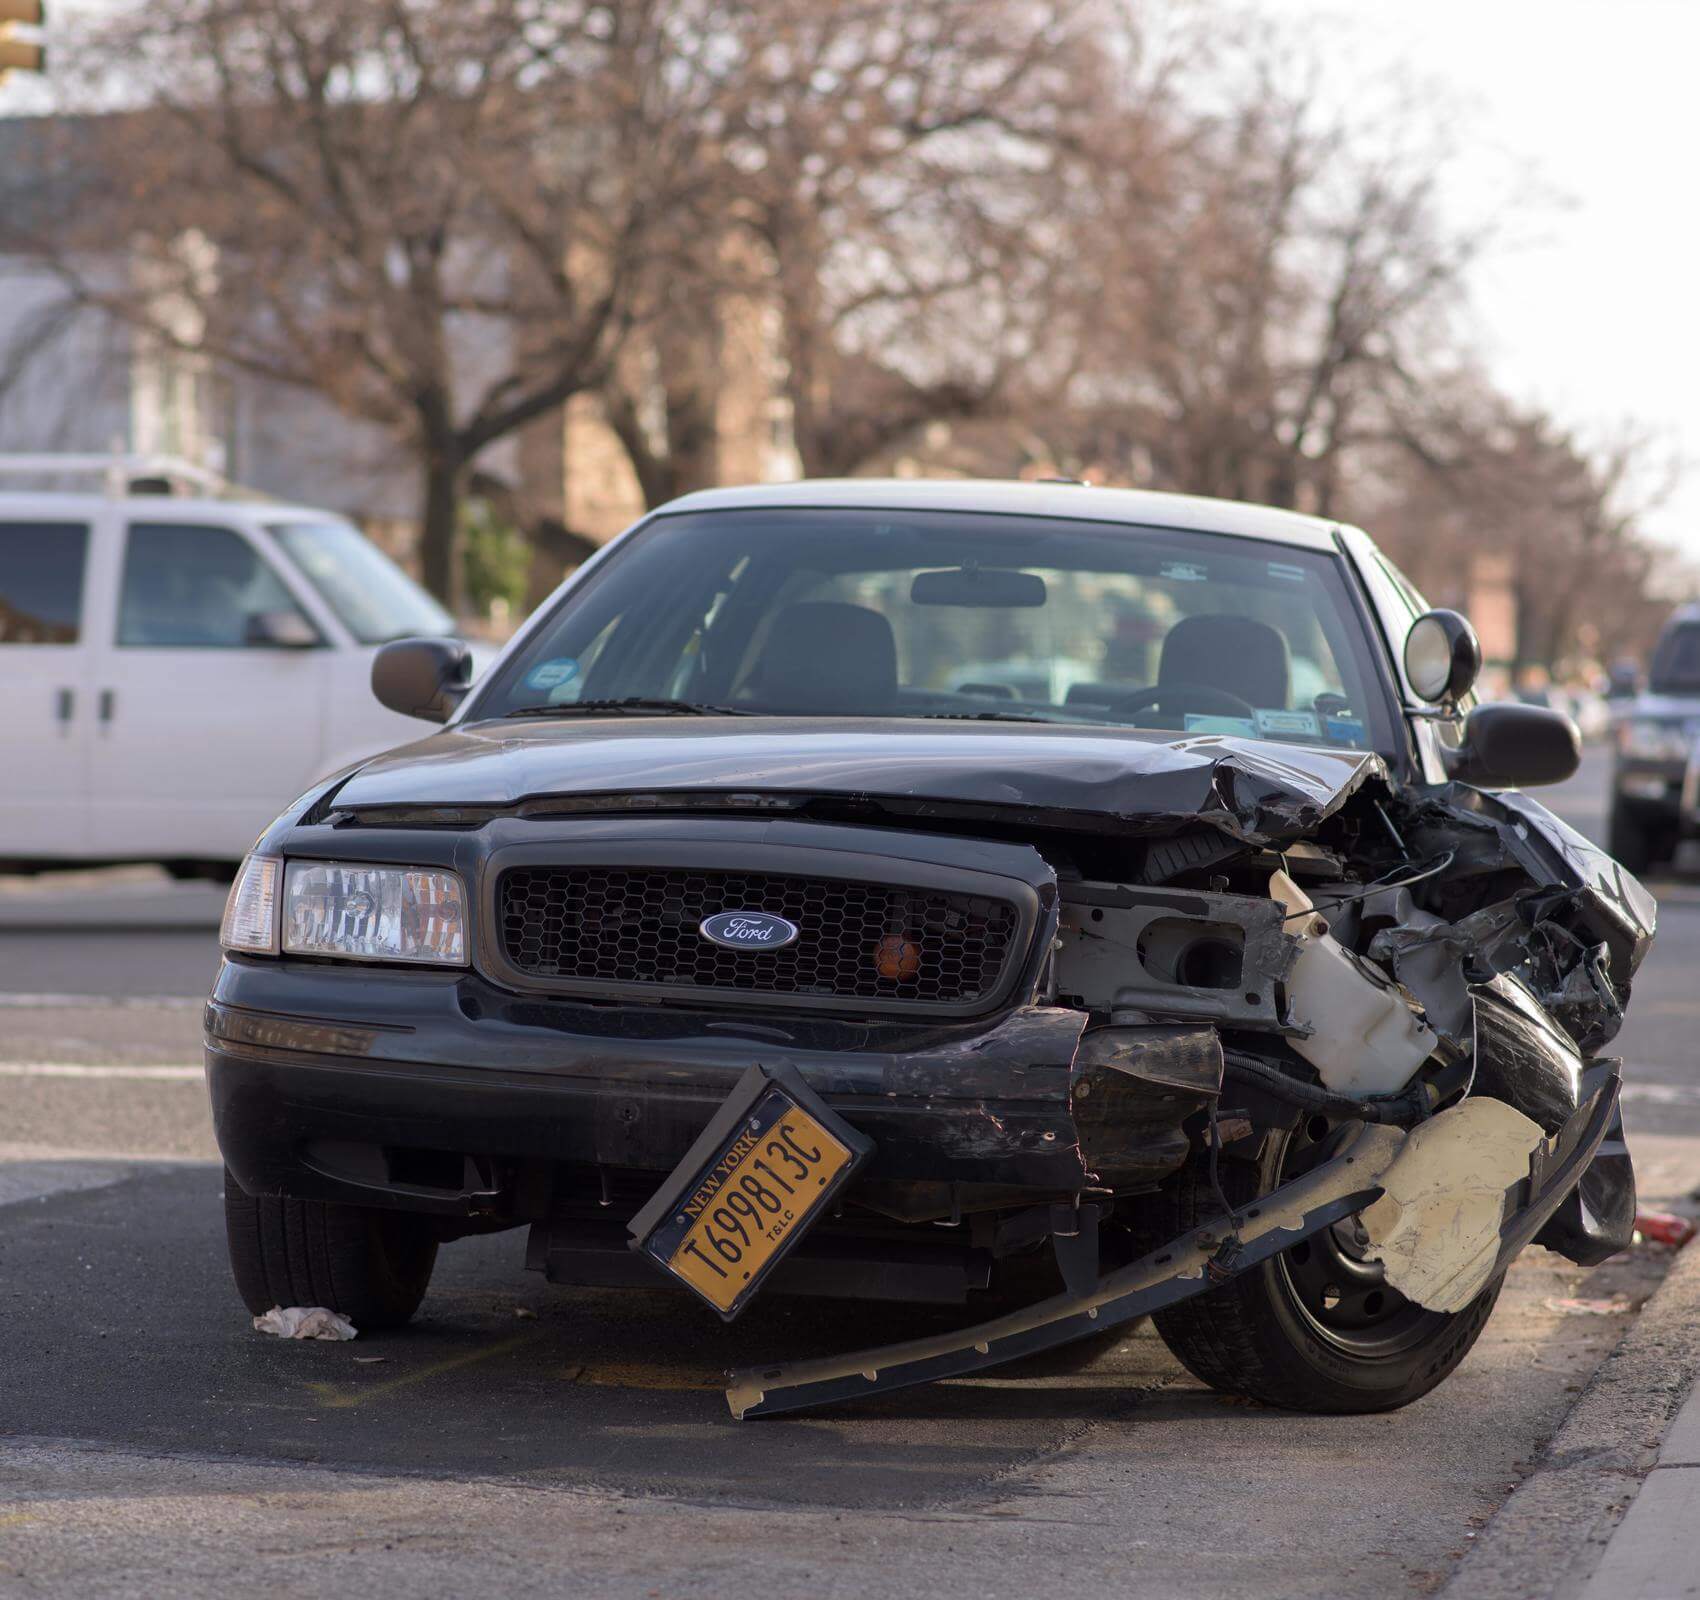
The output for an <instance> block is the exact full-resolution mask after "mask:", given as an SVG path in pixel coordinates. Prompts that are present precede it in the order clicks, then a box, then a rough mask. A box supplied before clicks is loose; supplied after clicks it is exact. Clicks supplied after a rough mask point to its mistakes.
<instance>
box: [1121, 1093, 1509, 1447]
mask: <svg viewBox="0 0 1700 1600" xmlns="http://www.w3.org/2000/svg"><path fill="white" fill-rule="evenodd" d="M1333 1131H1334V1128H1333V1125H1331V1124H1330V1123H1329V1121H1328V1119H1327V1118H1324V1117H1312V1118H1310V1119H1308V1120H1307V1121H1301V1122H1300V1123H1299V1125H1298V1127H1296V1128H1295V1129H1294V1130H1293V1131H1292V1132H1291V1133H1279V1132H1277V1133H1275V1134H1272V1135H1271V1136H1270V1138H1269V1139H1268V1141H1267V1147H1266V1149H1265V1152H1264V1156H1263V1158H1262V1160H1260V1161H1257V1162H1241V1161H1229V1160H1226V1159H1224V1160H1223V1161H1222V1162H1221V1168H1220V1170H1221V1179H1222V1187H1223V1188H1224V1189H1225V1190H1226V1191H1227V1195H1228V1199H1229V1201H1230V1202H1231V1203H1232V1204H1233V1205H1235V1206H1242V1205H1250V1204H1251V1203H1253V1202H1254V1201H1255V1200H1257V1199H1258V1198H1259V1197H1261V1196H1263V1195H1266V1194H1268V1193H1269V1191H1270V1190H1272V1189H1274V1188H1275V1187H1277V1185H1278V1184H1279V1183H1282V1182H1285V1181H1287V1180H1289V1179H1291V1178H1293V1177H1296V1176H1297V1175H1298V1174H1299V1173H1301V1172H1303V1171H1305V1170H1306V1169H1307V1168H1308V1167H1309V1166H1312V1165H1315V1164H1317V1163H1318V1162H1319V1161H1320V1160H1322V1159H1324V1157H1325V1154H1326V1153H1327V1151H1328V1149H1329V1141H1330V1139H1331V1136H1332V1134H1333ZM1168 1193H1169V1199H1170V1203H1171V1207H1172V1211H1171V1215H1170V1216H1169V1218H1168V1222H1169V1224H1170V1229H1171V1231H1170V1233H1169V1235H1168V1236H1169V1237H1171V1238H1172V1237H1173V1236H1174V1235H1175V1234H1178V1233H1182V1232H1184V1231H1186V1230H1188V1229H1191V1228H1195V1227H1197V1226H1198V1225H1199V1224H1200V1223H1201V1222H1204V1221H1206V1220H1207V1219H1208V1218H1210V1217H1214V1216H1219V1215H1220V1214H1221V1206H1220V1204H1219V1202H1218V1201H1217V1199H1216V1197H1215V1192H1214V1190H1213V1189H1212V1187H1211V1184H1210V1177H1209V1167H1208V1161H1207V1158H1205V1157H1200V1156H1195V1157H1194V1158H1193V1159H1192V1160H1191V1161H1190V1162H1189V1163H1188V1164H1187V1166H1186V1167H1185V1168H1184V1169H1183V1170H1182V1171H1181V1172H1180V1173H1179V1174H1178V1175H1177V1176H1176V1178H1175V1179H1174V1180H1173V1181H1172V1182H1171V1184H1170V1186H1169V1191H1168ZM1498 1298H1499V1280H1498V1279H1495V1280H1494V1281H1493V1282H1492V1283H1490V1284H1489V1285H1488V1286H1487V1288H1485V1289H1484V1290H1482V1292H1481V1293H1480V1294H1479V1295H1477V1296H1476V1298H1475V1299H1474V1300H1473V1301H1472V1302H1471V1303H1470V1304H1469V1305H1468V1306H1466V1307H1465V1308H1464V1310H1462V1311H1458V1312H1444V1311H1429V1310H1427V1309H1425V1308H1424V1307H1422V1306H1419V1305H1417V1304H1416V1303H1415V1302H1414V1301H1410V1300H1407V1299H1406V1298H1405V1297H1404V1296H1403V1295H1402V1294H1400V1293H1399V1292H1398V1290H1396V1289H1394V1288H1392V1287H1391V1286H1390V1285H1389V1284H1387V1283H1386V1281H1385V1278H1384V1276H1383V1273H1382V1269H1381V1267H1380V1266H1379V1264H1378V1263H1375V1262H1371V1261H1368V1260H1367V1259H1364V1258H1362V1255H1361V1249H1360V1246H1359V1241H1358V1239H1357V1237H1356V1232H1355V1219H1352V1218H1348V1219H1347V1220H1346V1221H1345V1222H1343V1223H1339V1224H1336V1225H1335V1226H1334V1227H1333V1228H1328V1229H1325V1230H1324V1231H1323V1232H1322V1233H1319V1234H1314V1235H1313V1236H1312V1237H1311V1238H1309V1239H1306V1240H1303V1241H1301V1242H1300V1243H1299V1244H1297V1245H1295V1246H1293V1248H1292V1249H1291V1250H1288V1251H1285V1252H1283V1253H1282V1254H1281V1255H1278V1256H1274V1257H1272V1258H1271V1259H1270V1260H1268V1261H1265V1262H1262V1263H1260V1264H1259V1265H1258V1266H1255V1267H1252V1268H1250V1269H1249V1270H1248V1271H1246V1272H1244V1273H1242V1274H1240V1276H1239V1277H1237V1278H1235V1279H1233V1280H1232V1282H1230V1283H1227V1284H1224V1285H1223V1286H1222V1287H1221V1288H1220V1289H1216V1290H1213V1291H1212V1292H1211V1293H1209V1294H1204V1295H1198V1296H1196V1297H1194V1298H1193V1299H1191V1300H1186V1301H1183V1302H1182V1303H1181V1304H1179V1305H1177V1306H1171V1307H1170V1308H1169V1309H1168V1310H1167V1311H1159V1312H1158V1313H1157V1314H1156V1316H1155V1317H1154V1318H1153V1319H1152V1320H1153V1322H1154V1323H1155V1324H1156V1327H1157V1332H1158V1333H1159V1334H1160V1335H1161V1336H1162V1339H1163V1342H1164V1343H1165V1344H1166V1345H1167V1346H1168V1347H1169V1349H1170V1351H1171V1352H1172V1353H1173V1354H1174V1356H1175V1358H1176V1359H1177V1360H1178V1361H1179V1362H1180V1363H1181V1365H1182V1366H1184V1367H1185V1368H1186V1369H1187V1371H1188V1372H1190V1373H1192V1375H1193V1376H1194V1377H1195V1378H1198V1379H1200V1380H1201V1381H1203V1382H1204V1383H1207V1384H1209V1385H1210V1387H1211V1388H1213V1389H1220V1390H1222V1391H1224V1392H1225V1393H1228V1394H1238V1395H1244V1396H1246V1397H1247V1398H1249V1399H1253V1400H1261V1401H1262V1402H1263V1403H1264V1404H1266V1405H1272V1406H1281V1407H1283V1408H1285V1409H1287V1410H1290V1411H1312V1412H1325V1413H1335V1414H1339V1413H1362V1412H1371V1411H1391V1410H1394V1409H1396V1408H1397V1407H1399V1406H1404V1405H1409V1404H1410V1403H1411V1402H1412V1401H1413V1400H1416V1399H1419V1398H1420V1397H1421V1396H1423V1395H1425V1394H1427V1393H1428V1392H1429V1390H1430V1389H1433V1388H1434V1387H1436V1385H1438V1384H1439V1383H1441V1382H1442V1381H1443V1380H1444V1379H1445V1378H1447V1377H1448V1376H1450V1374H1451V1373H1452V1371H1453V1369H1454V1368H1455V1367H1457V1365H1458V1364H1459V1362H1461V1361H1462V1360H1463V1359H1464V1357H1465V1356H1466V1355H1468V1354H1469V1352H1470V1347H1471V1346H1472V1345H1474V1344H1475V1342H1476V1340H1477V1339H1478V1338H1479V1337H1480V1335H1481V1331H1482V1329H1483V1328H1484V1327H1485V1326H1486V1324H1487V1319H1488V1315H1489V1313H1490V1312H1491V1311H1492V1310H1493V1306H1494V1302H1495V1301H1496V1300H1497V1299H1498Z"/></svg>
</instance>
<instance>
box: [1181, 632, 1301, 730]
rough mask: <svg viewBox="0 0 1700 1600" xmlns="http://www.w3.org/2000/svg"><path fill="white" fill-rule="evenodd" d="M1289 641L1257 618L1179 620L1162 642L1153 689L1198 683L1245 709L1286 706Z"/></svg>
mask: <svg viewBox="0 0 1700 1600" xmlns="http://www.w3.org/2000/svg"><path fill="white" fill-rule="evenodd" d="M1292 678H1293V673H1292V661H1291V658H1290V656H1289V655H1288V653H1287V636H1286V635H1285V634H1284V633H1282V632H1281V630H1280V629H1279V628H1272V627H1270V625H1269V624H1268V623H1267V622H1259V621H1258V620H1257V619H1256V618H1255V617H1242V616H1237V615H1234V614H1232V613H1228V612H1203V613H1201V614H1199V615H1198V616H1195V617H1182V618H1181V620H1180V621H1179V622H1177V623H1176V624H1175V625H1174V627H1172V628H1170V629H1169V631H1168V633H1167V635H1165V637H1164V639H1163V652H1162V654H1161V655H1160V656H1159V657H1158V659H1157V687H1158V688H1159V689H1161V688H1162V687H1163V686H1164V685H1165V684H1175V685H1182V686H1184V685H1186V684H1189V683H1196V684H1199V685H1207V686H1208V687H1210V688H1212V689H1221V690H1223V691H1225V692H1226V693H1228V694H1231V695H1237V696H1238V697H1239V698H1240V699H1241V700H1244V701H1245V702H1246V704H1247V705H1252V706H1271V707H1274V706H1285V705H1286V704H1287V700H1288V696H1289V694H1290V693H1291V691H1292Z"/></svg>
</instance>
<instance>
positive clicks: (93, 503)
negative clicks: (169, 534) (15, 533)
mask: <svg viewBox="0 0 1700 1600" xmlns="http://www.w3.org/2000/svg"><path fill="white" fill-rule="evenodd" d="M113 508H116V509H117V510H119V511H121V512H122V513H124V515H126V516H145V517H146V518H147V519H148V520H149V521H151V522H170V521H172V520H173V519H174V518H182V519H185V520H188V521H192V522H219V521H224V522H229V521H230V520H232V519H233V518H235V519H238V520H240V521H243V522H254V521H265V522H279V521H291V520H294V519H297V518H309V517H310V518H314V519H316V520H318V521H320V522H346V521H347V520H348V519H347V518H346V517H344V516H342V515H341V514H340V513H338V512H335V511H326V510H325V509H324V508H323V507H320V506H296V505H289V504H287V503H283V502H279V501H273V500H233V499H214V498H211V497H208V496H204V495H202V496H195V495H178V494H121V495H108V494H73V493H68V492H61V491H59V490H56V489H40V490H37V489H6V490H0V518H3V517H50V518H57V517H93V516H96V515H98V514H100V513H102V512H105V511H110V510H112V509H113Z"/></svg>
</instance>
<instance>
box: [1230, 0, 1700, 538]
mask: <svg viewBox="0 0 1700 1600" xmlns="http://www.w3.org/2000/svg"><path fill="white" fill-rule="evenodd" d="M1256 8H1257V9H1261V10H1263V11H1265V12H1267V13H1268V14H1270V15H1272V16H1276V17H1280V18H1282V19H1284V20H1287V21H1290V22H1293V23H1296V24H1298V25H1300V26H1307V27H1314V32H1313V34H1312V38H1313V42H1314V43H1315V44H1316V46H1317V47H1318V48H1319V50H1320V51H1321V53H1322V55H1323V57H1324V59H1325V61H1327V63H1328V64H1329V68H1330V71H1331V73H1332V74H1333V87H1334V89H1335V91H1336V92H1338V93H1340V94H1342V95H1349V94H1350V93H1351V91H1352V85H1353V83H1354V81H1355V80H1356V79H1357V76H1358V74H1359V73H1360V72H1361V71H1363V70H1364V69H1365V68H1369V67H1374V68H1377V69H1379V70H1386V69H1387V68H1388V67H1390V66H1393V67H1402V68H1405V69H1408V70H1411V71H1414V72H1416V73H1420V74H1422V75H1423V76H1425V77H1427V78H1429V79H1431V80H1433V81H1434V82H1436V83H1437V84H1438V85H1443V86H1445V87H1446V88H1447V89H1448V90H1449V91H1450V92H1452V93H1454V94H1456V95H1457V96H1458V97H1459V101H1460V111H1461V113H1462V116H1461V121H1460V123H1459V126H1460V127H1461V129H1462V130H1463V131H1464V133H1465V135H1466V136H1467V137H1469V138H1470V139H1472V140H1475V141H1479V149H1480V158H1479V160H1476V159H1473V158H1471V159H1466V160H1465V161H1464V162H1463V163H1461V164H1460V165H1459V166H1458V167H1457V168H1456V169H1455V171H1454V173H1453V179H1454V183H1455V185H1456V196H1457V204H1458V205H1459V207H1460V208H1461V209H1462V210H1466V211H1471V212H1472V214H1473V208H1475V207H1478V206H1481V205H1491V204H1493V203H1494V202H1495V200H1496V199H1497V198H1498V197H1499V196H1500V195H1502V194H1503V193H1504V185H1505V182H1506V179H1507V175H1508V174H1515V173H1516V172H1517V171H1518V170H1519V168H1520V166H1521V164H1522V163H1524V162H1528V163H1532V171H1533V173H1534V174H1538V177H1539V180H1540V183H1539V188H1540V189H1541V190H1545V191H1550V193H1549V194H1548V195H1547V196H1546V197H1544V198H1542V197H1539V196H1537V197H1536V198H1535V199H1533V200H1532V201H1531V203H1530V204H1529V205H1528V206H1527V208H1526V214H1524V215H1519V216H1518V217H1517V218H1516V219H1515V221H1514V223H1513V226H1512V230H1511V231H1512V233H1513V234H1514V235H1515V237H1516V243H1515V244H1508V245H1507V246H1505V247H1503V248H1502V249H1501V250H1500V251H1499V252H1498V253H1497V254H1496V255H1495V256H1494V257H1493V258H1492V259H1490V260H1489V261H1488V262H1487V264H1486V265H1485V266H1484V267H1483V268H1482V269H1481V270H1480V272H1479V274H1478V276H1477V280H1476V295H1475V299H1476V304H1477V311H1478V317H1477V321H1478V326H1479V332H1480V336H1481V339H1482V342H1483V345H1484V348H1485V351H1486V354H1487V356H1488V365H1489V367H1490V370H1491V371H1492V372H1493V373H1494V374H1495V375H1496V376H1497V377H1498V378H1499V380H1500V381H1501V382H1502V384H1504V385H1505V386H1506V387H1507V388H1509V389H1510V390H1511V391H1512V393H1514V394H1517V395H1520V396H1525V397H1528V398H1530V399H1534V400H1539V401H1541V402H1542V403H1544V404H1546V405H1548V406H1549V407H1551V408H1552V409H1553V410H1555V411H1557V412H1558V413H1559V414H1560V415H1561V416H1563V417H1566V418H1569V419H1572V420H1573V421H1575V422H1576V423H1578V424H1580V425H1581V426H1582V427H1583V428H1584V429H1585V430H1590V431H1593V432H1595V433H1597V434H1600V435H1604V434H1607V433H1610V432H1611V431H1612V430H1614V429H1618V428H1621V427H1624V426H1626V425H1644V426H1646V427H1648V428H1651V429H1653V430H1655V431H1656V432H1657V435H1658V437H1659V440H1660V442H1661V444H1662V446H1663V448H1664V450H1665V451H1666V453H1667V456H1668V457H1676V458H1679V459H1680V460H1682V461H1685V462H1686V461H1693V462H1694V463H1695V465H1694V467H1692V468H1691V469H1690V470H1689V471H1688V472H1687V474H1686V475H1685V478H1684V480H1683V481H1682V482H1681V484H1680V485H1679V487H1678V489H1677V491H1676V493H1675V494H1674V495H1673V496H1672V497H1671V499H1670V500H1669V501H1668V503H1667V504H1666V507H1665V509H1664V510H1663V511H1662V512H1660V513H1659V514H1658V516H1657V517H1656V518H1655V519H1654V521H1653V523H1652V525H1651V526H1652V529H1653V531H1655V532H1656V533H1657V534H1658V535H1659V536H1660V537H1662V538H1665V539H1668V540H1670V541H1672V542H1673V543H1676V544H1679V545H1680V546H1681V547H1682V549H1683V551H1684V553H1685V554H1687V555H1688V556H1690V557H1691V558H1693V559H1695V560H1700V371H1697V358H1700V218H1697V211H1700V173H1697V168H1700V0H1358V3H1357V4H1354V5H1352V6H1350V7H1349V8H1348V7H1342V6H1341V5H1340V4H1339V3H1338V0H1334V3H1327V0H1256ZM1535 190H1536V186H1535V185H1529V186H1527V188H1526V190H1525V192H1526V193H1528V194H1531V195H1533V194H1535ZM1561 202H1562V203H1561Z"/></svg>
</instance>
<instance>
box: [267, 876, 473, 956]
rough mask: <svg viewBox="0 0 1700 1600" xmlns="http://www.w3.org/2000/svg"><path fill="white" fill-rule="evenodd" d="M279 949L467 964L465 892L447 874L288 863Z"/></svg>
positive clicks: (302, 953)
mask: <svg viewBox="0 0 1700 1600" xmlns="http://www.w3.org/2000/svg"><path fill="white" fill-rule="evenodd" d="M283 951H284V954H285V955H292V956H342V957H345V958H346V959H348V960H351V961H411V962H423V963H428V964H430V965H433V966H445V967H462V966H465V965H466V892H465V890H464V889H463V888H462V886H461V881H460V879H459V877H458V876H456V874H454V873H452V872H438V871H435V870H433V869H431V868H428V867H364V866H351V865H349V864H347V863H345V862H340V861H291V862H290V863H289V864H288V867H287V869H286V871H285V873H284V880H283Z"/></svg>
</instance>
